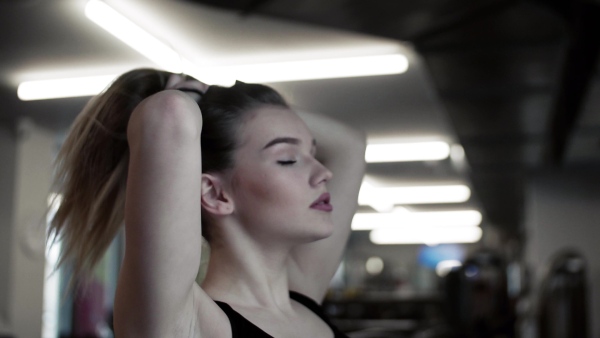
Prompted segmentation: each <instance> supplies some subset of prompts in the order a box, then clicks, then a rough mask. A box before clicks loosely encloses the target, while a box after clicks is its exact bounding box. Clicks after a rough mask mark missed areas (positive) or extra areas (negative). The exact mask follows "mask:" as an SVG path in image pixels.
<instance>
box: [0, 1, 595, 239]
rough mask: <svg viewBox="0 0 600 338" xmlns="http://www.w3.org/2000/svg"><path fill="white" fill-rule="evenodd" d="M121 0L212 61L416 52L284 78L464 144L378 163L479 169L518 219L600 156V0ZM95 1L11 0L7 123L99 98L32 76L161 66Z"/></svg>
mask: <svg viewBox="0 0 600 338" xmlns="http://www.w3.org/2000/svg"><path fill="white" fill-rule="evenodd" d="M106 2H107V3H109V4H110V5H111V6H113V7H114V8H115V9H117V10H119V11H120V12H121V13H123V14H125V15H126V16H127V17H128V18H130V19H131V20H133V21H135V22H136V23H138V24H139V25H140V26H142V27H144V28H145V29H146V30H148V31H149V32H150V33H152V34H153V35H155V36H158V37H159V38H161V39H163V40H165V41H169V43H170V44H171V45H172V46H173V48H174V49H176V50H177V51H179V52H180V53H181V54H182V55H184V56H185V57H187V58H188V59H190V60H191V61H193V62H195V63H197V64H201V65H227V64H240V63H253V62H268V61H275V60H294V59H298V58H300V59H309V58H314V57H315V56H317V57H338V56H347V55H369V54H374V53H386V52H387V53H389V52H390V51H396V50H397V51H401V52H402V53H404V54H406V55H407V57H408V58H409V61H410V67H409V69H408V71H407V72H406V73H405V74H400V75H393V76H377V77H363V78H352V79H331V80H319V81H299V82H286V83H278V84H273V85H274V86H275V87H276V88H277V89H279V90H281V91H282V92H283V93H284V94H285V95H287V96H288V97H289V98H290V101H291V102H292V103H293V104H295V105H297V106H300V107H303V108H306V109H311V110H314V111H317V112H321V113H323V114H327V115H330V116H334V117H337V118H339V119H342V120H344V121H347V122H348V123H349V124H352V125H355V126H359V127H361V128H364V129H365V130H366V131H367V132H368V135H369V138H370V139H384V138H385V139H389V138H400V139H444V140H446V141H449V142H451V143H454V142H456V143H460V144H461V145H462V146H463V147H464V150H465V154H466V158H467V161H468V166H467V167H462V168H460V167H456V165H454V163H453V162H452V161H451V160H446V161H441V162H439V163H430V162H424V163H408V164H407V163H404V164H378V165H373V164H371V165H369V168H368V172H369V174H370V175H372V176H374V177H376V178H380V179H382V180H387V181H394V182H409V181H410V182H420V181H432V180H433V181H435V180H438V181H443V182H449V181H468V182H470V184H472V187H473V189H474V197H473V199H472V201H470V204H473V205H477V206H479V207H481V208H482V210H483V212H484V215H485V220H486V223H488V224H492V225H496V226H497V227H498V228H499V229H502V230H506V231H507V232H508V233H514V232H517V231H518V230H520V229H521V227H520V226H521V222H522V220H521V218H522V214H523V205H524V196H525V187H526V183H527V180H528V178H529V177H531V175H534V174H535V173H536V172H538V171H540V170H544V169H546V168H556V167H565V166H586V167H593V168H596V167H600V152H599V150H600V149H599V146H600V114H599V112H598V109H599V107H600V77H599V76H598V75H597V74H598V73H597V70H596V69H597V64H598V57H597V56H598V44H599V43H600V37H599V36H598V34H600V27H597V26H598V25H599V23H600V11H599V9H598V7H599V5H598V3H592V2H582V1H571V2H569V3H567V2H566V1H565V2H564V3H563V2H562V1H558V0H556V1H549V2H544V3H542V2H525V1H481V0H468V1H467V0H462V1H456V0H445V1H442V0H427V1H418V2H416V1H411V2H409V1H396V2H391V1H382V0H377V1H368V2H366V1H355V0H337V1H328V2H325V1H320V0H293V1H292V0H279V1H268V0H258V1H238V0H219V1H202V0H194V1H191V0H188V1H184V0H179V1H166V0H161V1H159V0H155V1H143V0H127V1H116V0H112V1H106ZM206 5H209V6H211V7H206ZM84 6H85V1H83V0H58V1H43V0H2V1H0V27H2V30H1V32H0V45H1V48H2V53H0V76H1V83H0V86H1V87H0V102H2V106H1V107H0V122H4V123H14V121H16V120H17V119H18V118H20V117H21V116H27V117H29V118H31V119H33V120H34V121H36V122H38V123H40V124H42V125H44V126H46V127H48V128H52V129H54V130H56V131H59V132H60V131H64V130H65V129H66V128H68V126H69V125H70V123H71V121H72V120H73V118H74V117H75V116H76V114H77V113H78V112H79V110H80V109H81V107H82V106H83V105H84V104H85V102H86V101H87V99H88V98H68V99H57V100H46V101H30V102H22V101H19V100H18V99H17V97H16V86H17V85H18V83H19V82H21V81H24V80H32V79H46V78H58V77H67V76H83V75H103V74H113V73H121V72H124V71H127V70H129V69H131V68H135V67H152V66H153V64H152V63H151V62H150V61H149V60H147V59H145V58H144V57H142V56H141V55H139V54H137V53H136V52H135V51H133V50H131V49H130V48H129V47H127V46H126V45H124V44H122V43H121V42H119V41H117V40H116V39H115V38H114V37H112V36H111V35H109V34H107V33H106V32H104V31H102V30H101V29H99V28H98V27H97V26H95V25H94V24H92V23H91V22H89V20H87V19H86V18H85V17H84V15H83V8H84ZM214 6H218V8H217V7H214ZM596 28H597V29H596ZM594 29H595V30H594Z"/></svg>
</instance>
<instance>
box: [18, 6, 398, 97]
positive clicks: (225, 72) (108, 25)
mask: <svg viewBox="0 0 600 338" xmlns="http://www.w3.org/2000/svg"><path fill="white" fill-rule="evenodd" d="M85 15H86V16H87V17H88V18H89V19H90V20H91V21H93V22H94V23H96V24H97V25H99V26H100V27H102V28H104V29H105V30H106V31H108V32H109V33H111V34H112V35H114V36H115V37H117V38H118V39H119V40H121V41H123V42H124V43H126V44H127V45H129V46H130V47H131V48H133V49H135V50H136V51H138V52H139V53H141V54H142V55H144V56H145V57H147V58H148V59H150V60H151V61H153V62H154V63H156V64H157V65H158V66H159V67H161V68H162V69H164V70H167V71H171V72H174V73H180V72H185V73H186V74H189V75H191V76H193V77H195V78H197V79H199V80H201V81H204V82H206V83H208V84H211V85H212V84H218V85H224V86H230V85H233V84H234V82H235V80H241V81H244V82H254V83H274V82H286V81H302V80H318V79H331V78H345V77H358V76H373V75H391V74H400V73H403V72H405V71H406V70H407V69H408V59H407V58H406V56H404V55H402V54H387V55H374V56H360V57H347V58H337V59H324V60H304V61H289V62H275V63H264V64H250V65H232V66H216V67H198V66H197V65H195V64H194V63H192V62H191V61H189V60H187V59H185V58H182V57H181V56H180V55H179V54H178V53H177V52H176V51H175V50H173V49H172V48H171V47H169V46H168V45H166V44H165V43H163V42H161V41H160V40H159V39H157V38H155V37H154V36H152V35H151V34H149V33H148V32H146V31H144V30H143V29H142V28H140V27H139V26H137V25H136V24H134V23H133V22H131V21H130V20H129V19H127V18H126V17H124V16H123V15H121V14H120V13H118V12H117V11H115V10H114V9H112V8H111V7H109V6H108V5H107V4H106V3H104V2H102V1H99V0H91V1H89V2H88V3H87V5H86V7H85ZM114 78H116V75H106V76H94V77H81V78H69V79H56V80H46V81H28V82H23V83H21V84H20V85H19V89H18V96H19V98H20V99H21V100H23V101H28V100H42V99H52V98H61V97H76V96H92V95H96V94H98V93H100V92H101V91H102V90H103V89H104V88H106V86H107V85H108V84H109V83H110V81H112V80H113V79H114Z"/></svg>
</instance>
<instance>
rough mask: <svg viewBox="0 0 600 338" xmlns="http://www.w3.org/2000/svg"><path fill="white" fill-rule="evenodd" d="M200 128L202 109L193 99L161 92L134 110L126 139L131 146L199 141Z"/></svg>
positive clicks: (174, 93)
mask: <svg viewBox="0 0 600 338" xmlns="http://www.w3.org/2000/svg"><path fill="white" fill-rule="evenodd" d="M201 128H202V117H201V114H200V108H199V107H198V105H197V104H196V103H195V102H194V101H193V100H192V99H191V98H189V97H187V95H186V94H185V93H182V92H178V91H173V90H171V91H162V92H159V93H157V94H154V95H152V96H150V97H148V98H146V99H145V100H143V101H142V102H141V103H140V104H139V105H138V106H137V107H136V108H135V109H134V111H133V113H132V115H131V118H130V120H129V124H128V126H127V137H128V139H129V141H130V143H131V142H132V141H133V142H134V143H135V141H136V140H138V141H142V140H144V139H147V138H150V139H157V138H159V139H160V138H163V137H166V138H170V139H175V140H180V141H185V140H186V139H191V140H196V139H199V137H200V131H201Z"/></svg>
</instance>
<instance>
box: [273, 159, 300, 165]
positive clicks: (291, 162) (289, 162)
mask: <svg viewBox="0 0 600 338" xmlns="http://www.w3.org/2000/svg"><path fill="white" fill-rule="evenodd" d="M277 163H279V164H280V165H292V164H294V163H296V161H294V160H290V161H277Z"/></svg>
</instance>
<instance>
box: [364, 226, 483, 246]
mask: <svg viewBox="0 0 600 338" xmlns="http://www.w3.org/2000/svg"><path fill="white" fill-rule="evenodd" d="M481 236H482V230H481V228H479V227H442V226H434V227H406V228H404V227H402V228H387V229H376V230H373V231H371V233H370V234H369V239H370V240H371V242H373V243H374V244H428V245H436V244H443V243H476V242H478V241H479V240H480V239H481Z"/></svg>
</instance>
